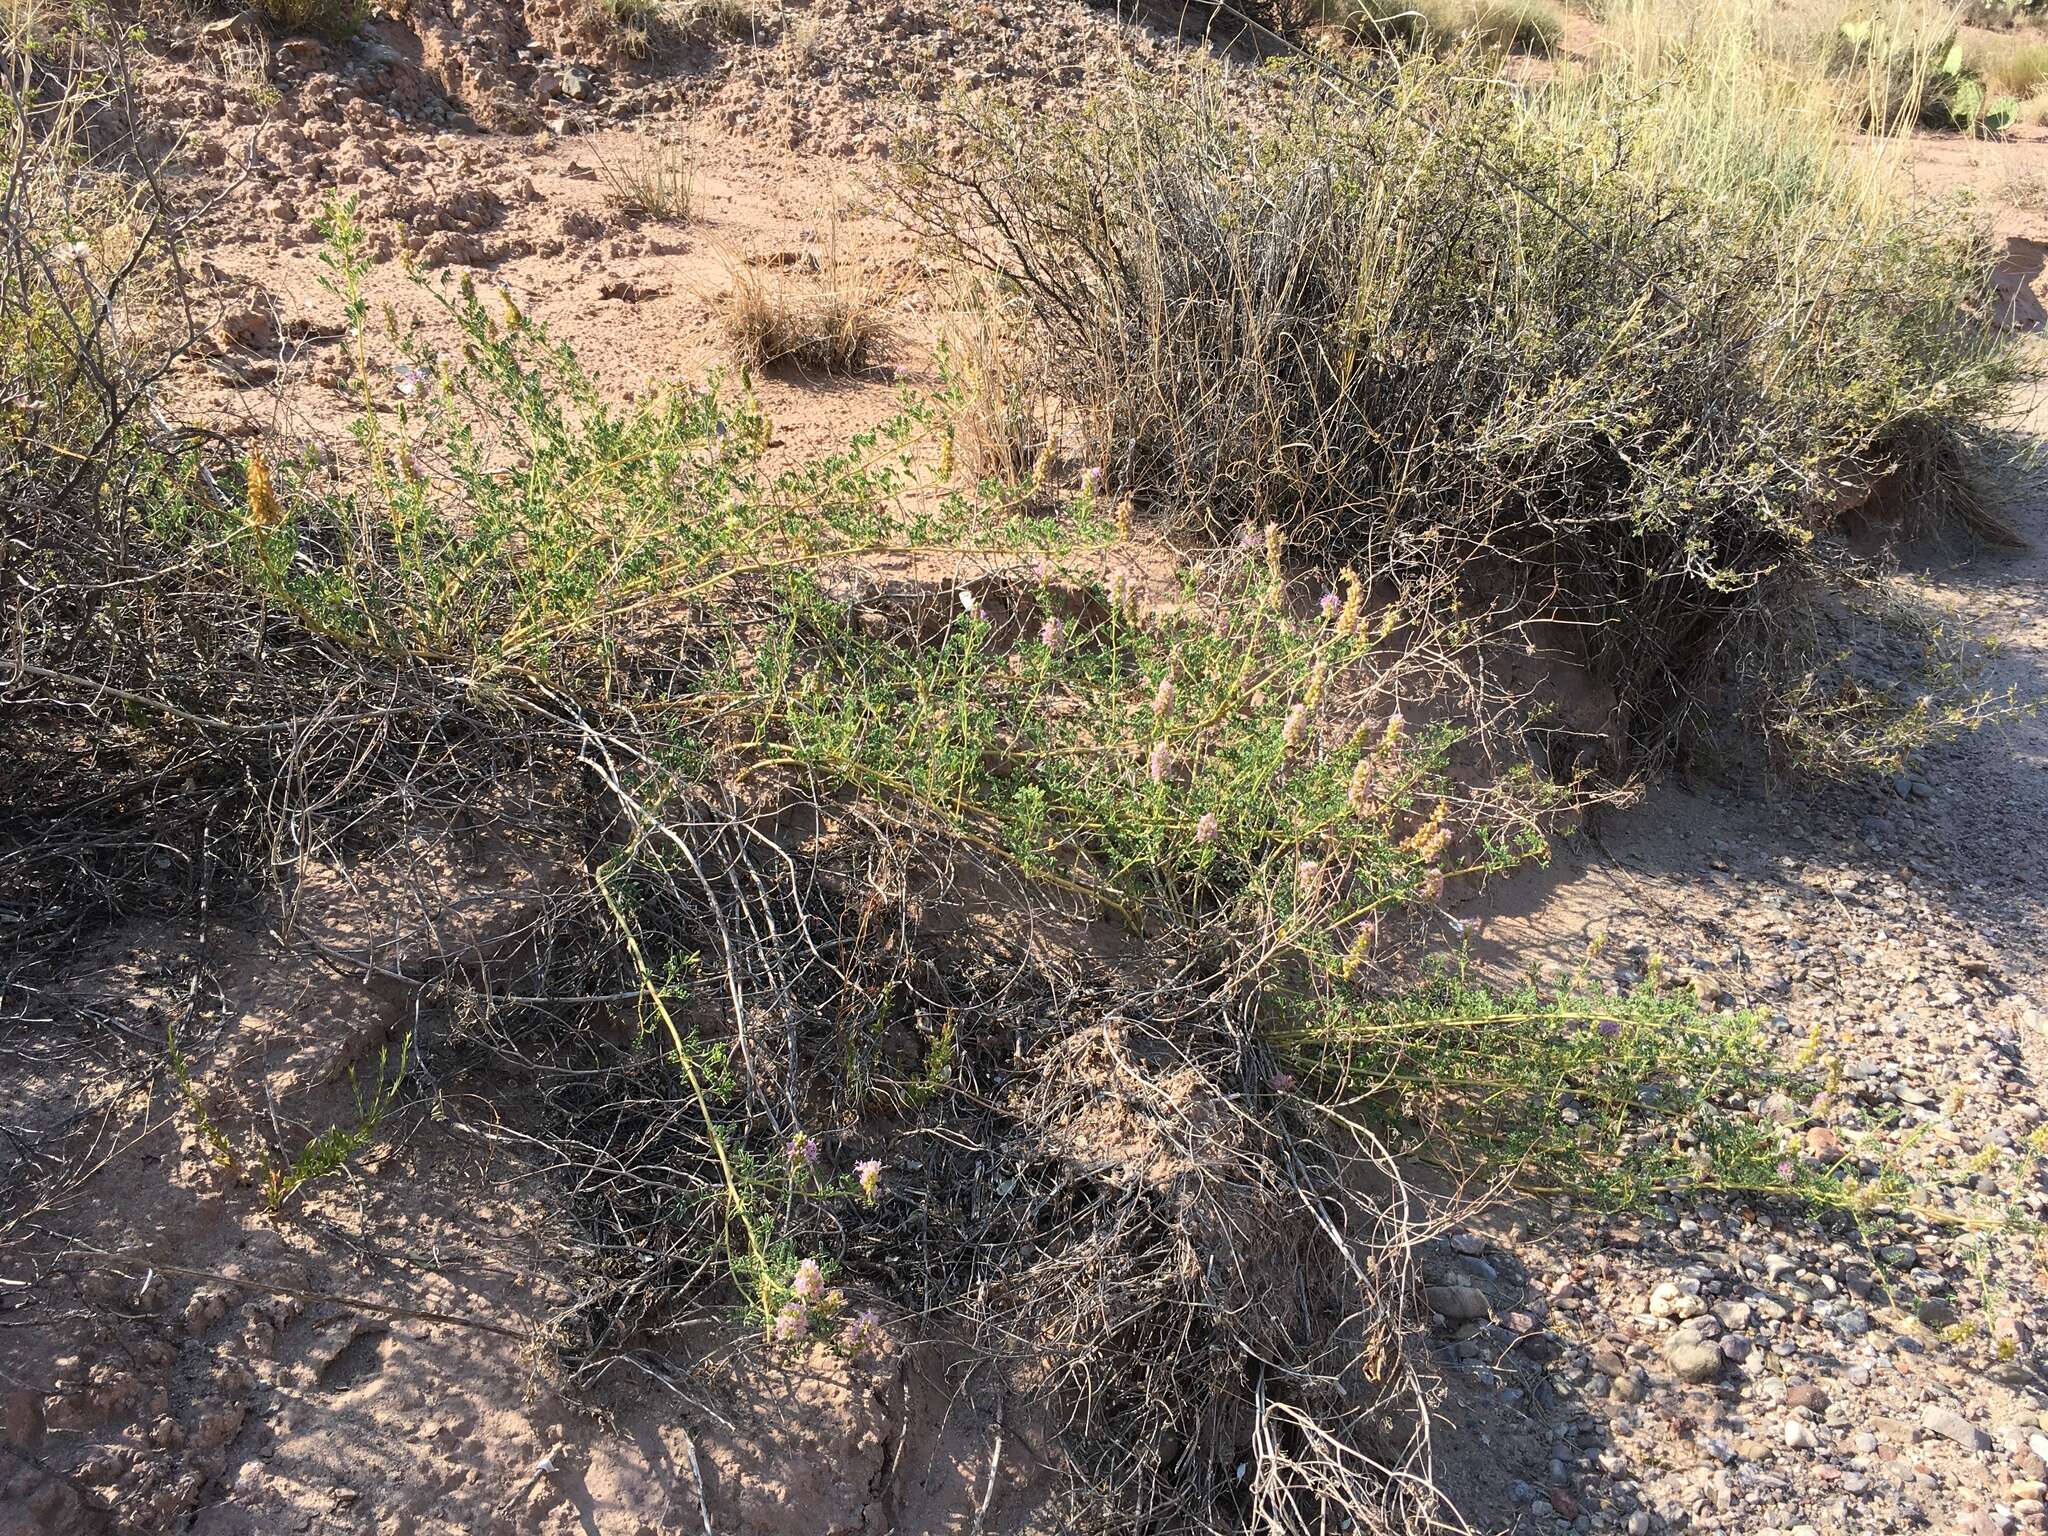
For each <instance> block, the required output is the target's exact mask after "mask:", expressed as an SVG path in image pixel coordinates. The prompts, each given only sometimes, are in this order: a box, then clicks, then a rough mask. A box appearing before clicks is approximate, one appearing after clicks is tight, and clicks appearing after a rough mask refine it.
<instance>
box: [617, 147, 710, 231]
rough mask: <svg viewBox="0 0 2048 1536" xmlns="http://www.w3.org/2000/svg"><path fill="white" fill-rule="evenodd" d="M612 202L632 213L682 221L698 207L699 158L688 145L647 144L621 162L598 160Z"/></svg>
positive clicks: (625, 156)
mask: <svg viewBox="0 0 2048 1536" xmlns="http://www.w3.org/2000/svg"><path fill="white" fill-rule="evenodd" d="M597 168H598V171H599V173H600V174H601V175H602V176H603V177H604V180H605V188H606V191H607V193H608V194H609V196H610V198H611V201H612V202H613V203H614V204H616V205H617V206H618V207H620V208H622V209H624V210H625V211H626V212H628V213H635V214H642V215H644V216H646V217H647V218H650V219H663V220H669V221H681V220H684V219H687V218H689V216H690V214H691V212H692V211H693V210H694V208H695V206H696V188H697V157H696V154H695V152H694V151H692V150H691V148H690V146H689V145H687V144H669V143H663V142H660V141H655V142H652V143H645V144H642V145H640V146H638V147H637V148H636V149H634V150H631V151H629V152H628V153H627V154H626V155H624V156H623V157H621V158H620V159H617V160H610V159H606V158H605V157H604V156H602V155H600V156H598V157H597Z"/></svg>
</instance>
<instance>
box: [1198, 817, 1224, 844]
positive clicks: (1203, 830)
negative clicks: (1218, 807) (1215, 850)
mask: <svg viewBox="0 0 2048 1536" xmlns="http://www.w3.org/2000/svg"><path fill="white" fill-rule="evenodd" d="M1220 830H1221V828H1219V827H1218V826H1217V824H1216V813H1215V812H1214V811H1204V812H1202V819H1201V820H1200V821H1198V822H1196V823H1195V841H1196V842H1198V843H1213V842H1215V841H1216V834H1217V833H1218V832H1219V831H1220Z"/></svg>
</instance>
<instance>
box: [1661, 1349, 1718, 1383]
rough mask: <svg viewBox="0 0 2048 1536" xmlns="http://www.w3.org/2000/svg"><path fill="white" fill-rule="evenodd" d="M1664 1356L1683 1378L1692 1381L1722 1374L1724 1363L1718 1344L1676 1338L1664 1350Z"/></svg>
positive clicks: (1710, 1379)
mask: <svg viewBox="0 0 2048 1536" xmlns="http://www.w3.org/2000/svg"><path fill="white" fill-rule="evenodd" d="M1664 1358H1665V1359H1666V1360H1668V1361H1670V1362H1671V1369H1672V1370H1674V1371H1676V1372H1677V1373H1678V1375H1679V1377H1680V1379H1681V1380H1684V1381H1691V1382H1707V1381H1712V1380H1714V1379H1715V1378H1716V1377H1717V1376H1719V1375H1720V1374H1721V1366H1722V1364H1723V1361H1722V1356H1721V1351H1720V1349H1719V1348H1718V1347H1717V1346H1715V1345H1712V1344H1702V1343H1700V1342H1699V1341H1698V1340H1696V1339H1674V1340H1673V1341H1672V1343H1671V1347H1670V1348H1669V1349H1667V1350H1666V1351H1665V1352H1664Z"/></svg>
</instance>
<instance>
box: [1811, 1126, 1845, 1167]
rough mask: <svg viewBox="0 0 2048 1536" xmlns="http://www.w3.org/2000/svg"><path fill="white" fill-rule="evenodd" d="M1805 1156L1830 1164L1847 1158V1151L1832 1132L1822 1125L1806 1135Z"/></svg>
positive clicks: (1840, 1139) (1839, 1138)
mask: <svg viewBox="0 0 2048 1536" xmlns="http://www.w3.org/2000/svg"><path fill="white" fill-rule="evenodd" d="M1806 1155H1807V1156H1808V1157H1811V1158H1816V1159H1819V1160H1821V1161H1826V1162H1832V1161H1835V1160H1838V1159H1840V1158H1844V1157H1847V1156H1848V1155H1849V1149H1848V1147H1847V1146H1845V1145H1844V1144H1843V1142H1842V1138H1841V1137H1839V1136H1837V1135H1836V1134H1835V1133H1834V1132H1833V1131H1831V1130H1829V1129H1828V1128H1827V1127H1826V1126H1824V1125H1816V1126H1814V1127H1813V1128H1812V1129H1811V1130H1809V1131H1808V1132H1807V1133H1806Z"/></svg>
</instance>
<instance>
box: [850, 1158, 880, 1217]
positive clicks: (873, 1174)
mask: <svg viewBox="0 0 2048 1536" xmlns="http://www.w3.org/2000/svg"><path fill="white" fill-rule="evenodd" d="M853 1172H854V1176H855V1177H856V1178H858V1179H859V1180H860V1192H861V1195H862V1196H863V1197H864V1198H865V1199H866V1200H867V1203H868V1204H869V1205H873V1204H874V1203H875V1201H877V1200H878V1199H880V1198H881V1194H882V1160H881V1159H880V1158H878V1157H870V1158H867V1159H866V1160H864V1161H862V1162H858V1163H855V1164H854V1165H853Z"/></svg>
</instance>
